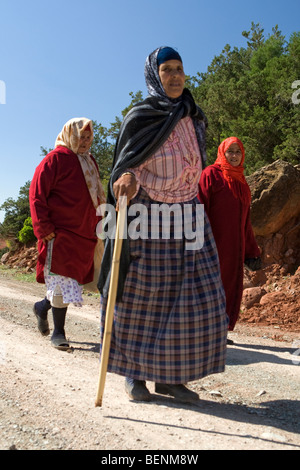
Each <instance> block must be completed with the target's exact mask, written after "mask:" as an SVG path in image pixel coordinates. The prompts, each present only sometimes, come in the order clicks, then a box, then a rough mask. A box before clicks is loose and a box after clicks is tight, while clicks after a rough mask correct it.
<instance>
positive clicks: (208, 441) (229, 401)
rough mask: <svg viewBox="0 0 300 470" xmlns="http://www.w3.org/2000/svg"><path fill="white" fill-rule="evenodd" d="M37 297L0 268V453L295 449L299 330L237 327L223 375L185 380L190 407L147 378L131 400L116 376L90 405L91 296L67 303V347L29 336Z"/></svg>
mask: <svg viewBox="0 0 300 470" xmlns="http://www.w3.org/2000/svg"><path fill="white" fill-rule="evenodd" d="M43 296H44V289H43V286H40V285H38V284H30V283H27V282H20V281H16V280H14V279H13V278H10V277H9V276H8V277H7V275H4V274H3V273H0V370H1V373H0V449H2V450H6V449H19V450H29V449H30V450H49V449H50V450H58V449H62V450H71V449H74V450H110V451H113V450H146V451H147V450H172V451H181V452H184V451H186V450H195V451H196V450H198V451H200V450H208V449H224V450H230V449H232V450H239V449H247V450H254V449H257V450H263V449H269V450H275V449H278V450H299V449H300V436H299V430H300V406H299V403H300V402H299V398H300V364H299V362H300V355H298V352H300V351H298V349H297V348H300V344H299V345H298V346H297V344H298V342H300V338H299V334H298V335H297V334H295V333H289V332H285V336H284V338H285V341H284V342H282V341H281V342H278V341H274V340H272V339H271V338H272V335H273V333H274V331H273V330H271V329H270V328H267V329H266V328H263V327H260V328H259V329H258V328H256V327H250V326H247V325H242V324H240V325H239V326H238V328H237V332H235V333H233V334H231V338H232V339H234V342H235V345H234V346H230V347H229V348H228V359H227V368H226V372H225V373H223V374H218V375H214V376H209V377H207V378H205V379H203V380H202V381H200V382H194V383H193V384H191V387H192V388H193V389H194V390H196V391H198V392H199V394H200V398H201V400H200V402H199V405H198V406H188V405H180V404H177V403H176V402H174V401H173V400H172V399H171V398H170V399H168V398H167V397H162V396H159V395H155V394H154V392H153V384H148V385H149V389H150V390H151V392H153V401H152V402H150V403H134V402H132V401H130V400H129V399H128V397H127V395H126V393H125V391H124V379H123V377H119V376H117V375H113V374H108V375H107V380H106V387H105V392H104V398H103V406H102V407H101V408H99V407H97V408H95V406H94V402H95V397H96V389H97V381H98V372H99V354H98V350H99V299H97V298H96V297H95V296H94V297H91V296H85V299H86V305H85V306H84V307H83V308H82V309H78V308H77V309H76V308H75V307H70V309H69V316H68V319H67V325H66V331H67V336H68V338H69V340H70V341H71V345H72V348H73V349H72V352H70V353H66V352H60V351H57V350H55V349H53V348H52V347H51V345H50V341H49V337H48V338H43V337H42V336H40V335H39V333H38V332H37V328H36V321H35V317H34V316H33V314H32V305H33V303H34V302H35V301H37V300H40V299H41V298H42V297H43Z"/></svg>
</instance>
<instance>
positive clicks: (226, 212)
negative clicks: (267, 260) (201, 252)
mask: <svg viewBox="0 0 300 470" xmlns="http://www.w3.org/2000/svg"><path fill="white" fill-rule="evenodd" d="M244 160H245V150H244V146H243V144H242V142H241V141H240V140H239V139H238V138H237V137H229V138H228V139H225V140H224V141H223V142H222V143H221V145H220V146H219V149H218V158H217V159H216V161H215V163H214V164H213V165H211V166H208V167H207V168H205V170H203V171H202V174H201V178H200V182H199V200H200V201H201V202H202V203H203V204H204V206H205V210H206V213H207V215H208V217H209V220H210V223H211V227H212V230H213V234H214V237H215V241H216V245H217V248H218V253H219V259H220V266H221V276H222V281H223V285H224V289H225V293H226V311H227V315H228V317H229V327H228V328H229V330H230V331H232V330H233V329H234V327H235V324H236V322H237V319H238V316H239V311H240V304H241V299H242V294H243V272H244V271H243V267H244V263H246V264H247V265H249V267H250V268H251V269H258V268H260V264H261V263H260V249H259V247H258V245H257V243H256V241H255V238H254V234H253V230H252V226H251V221H250V203H251V193H250V188H249V186H248V184H247V181H246V179H245V176H244V167H243V163H244ZM229 343H232V341H229Z"/></svg>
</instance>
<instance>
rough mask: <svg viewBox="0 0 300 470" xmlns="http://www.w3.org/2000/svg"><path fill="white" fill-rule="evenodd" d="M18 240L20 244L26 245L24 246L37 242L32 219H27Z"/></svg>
mask: <svg viewBox="0 0 300 470" xmlns="http://www.w3.org/2000/svg"><path fill="white" fill-rule="evenodd" d="M18 240H19V242H21V243H24V244H26V243H29V242H32V241H35V240H36V236H35V235H34V232H33V227H32V219H31V217H27V219H26V220H25V221H24V225H23V227H22V228H21V230H20V231H19V234H18Z"/></svg>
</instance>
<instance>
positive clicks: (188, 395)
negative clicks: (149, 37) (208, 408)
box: [155, 384, 199, 403]
mask: <svg viewBox="0 0 300 470" xmlns="http://www.w3.org/2000/svg"><path fill="white" fill-rule="evenodd" d="M155 392H156V393H160V394H161V395H171V396H172V397H174V398H176V400H177V401H180V402H181V403H195V402H196V401H198V400H199V395H198V394H197V393H196V392H192V390H189V389H188V388H186V387H185V386H184V385H181V384H180V385H169V384H155Z"/></svg>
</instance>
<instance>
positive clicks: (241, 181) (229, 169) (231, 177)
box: [215, 137, 251, 205]
mask: <svg viewBox="0 0 300 470" xmlns="http://www.w3.org/2000/svg"><path fill="white" fill-rule="evenodd" d="M232 144H238V146H239V147H240V149H241V152H242V160H241V163H240V165H239V166H232V165H231V164H230V163H229V162H228V161H227V159H226V157H225V152H226V151H227V150H228V148H229V147H230V145H232ZM244 160H245V149H244V146H243V144H242V142H241V141H240V139H238V138H237V137H228V139H225V140H223V142H222V143H221V144H220V145H219V148H218V157H217V159H216V161H215V164H217V165H220V167H221V170H222V173H223V176H224V178H225V180H226V181H227V182H228V185H229V188H230V189H231V191H232V192H233V194H234V196H235V197H239V198H240V200H241V201H242V202H243V203H244V204H246V205H250V203H251V192H250V188H249V186H248V183H247V181H246V178H245V176H244V166H243V164H244Z"/></svg>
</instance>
